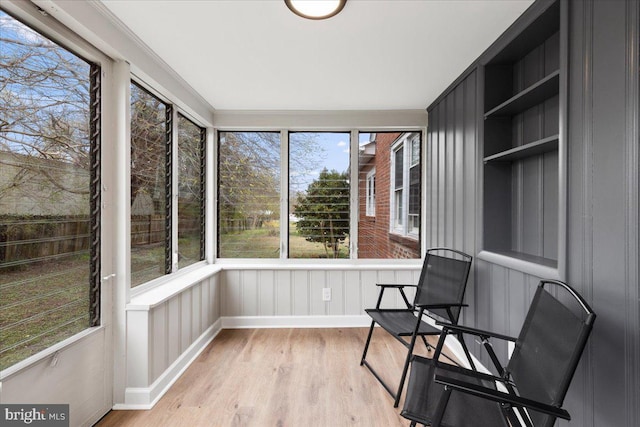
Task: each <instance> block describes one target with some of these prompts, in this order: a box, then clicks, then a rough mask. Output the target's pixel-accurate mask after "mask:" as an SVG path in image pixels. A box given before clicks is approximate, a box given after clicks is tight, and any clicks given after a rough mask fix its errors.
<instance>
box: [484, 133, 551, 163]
mask: <svg viewBox="0 0 640 427" xmlns="http://www.w3.org/2000/svg"><path fill="white" fill-rule="evenodd" d="M558 141H559V135H553V136H550V137H548V138H543V139H540V140H538V141H534V142H530V143H529V144H525V145H521V146H519V147H516V148H511V149H509V150H505V151H501V152H499V153H497V154H493V155H491V156H487V157H485V158H484V159H483V160H484V162H485V163H487V162H492V161H493V162H512V161H514V160H519V159H522V158H525V157H530V156H535V155H538V154H542V153H546V152H549V151H555V150H557V149H558Z"/></svg>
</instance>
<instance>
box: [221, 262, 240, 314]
mask: <svg viewBox="0 0 640 427" xmlns="http://www.w3.org/2000/svg"><path fill="white" fill-rule="evenodd" d="M241 273H242V272H241V271H225V272H224V274H223V276H222V277H223V283H224V286H223V287H222V293H223V295H222V298H223V300H224V302H225V303H224V304H223V305H222V315H223V316H230V315H231V314H229V313H234V314H233V315H236V316H237V315H238V313H241V312H242V280H241V278H242V276H241Z"/></svg>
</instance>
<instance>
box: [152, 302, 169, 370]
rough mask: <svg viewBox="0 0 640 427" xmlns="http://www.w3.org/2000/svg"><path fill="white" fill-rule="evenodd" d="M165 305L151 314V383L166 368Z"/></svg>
mask: <svg viewBox="0 0 640 427" xmlns="http://www.w3.org/2000/svg"><path fill="white" fill-rule="evenodd" d="M167 332H168V331H167V305H166V304H161V305H159V306H157V307H155V308H154V309H153V311H152V312H151V329H150V336H151V353H150V354H149V356H150V358H151V378H150V383H153V382H154V381H155V380H156V379H158V377H159V376H160V375H161V374H162V373H163V372H164V370H165V369H166V368H167V366H168V363H167V353H168V349H167Z"/></svg>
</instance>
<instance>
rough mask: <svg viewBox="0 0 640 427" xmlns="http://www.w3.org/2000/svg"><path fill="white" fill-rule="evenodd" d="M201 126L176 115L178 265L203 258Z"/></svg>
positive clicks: (186, 264) (185, 264)
mask: <svg viewBox="0 0 640 427" xmlns="http://www.w3.org/2000/svg"><path fill="white" fill-rule="evenodd" d="M203 142H204V129H202V128H200V127H198V126H196V125H195V124H194V123H192V122H191V121H189V120H188V119H186V118H184V117H183V116H180V115H179V116H178V268H184V267H186V266H188V265H191V264H193V263H195V262H198V261H200V260H202V259H204V253H202V252H203V249H204V248H202V247H201V243H204V242H203V241H202V239H203V238H204V235H203V231H204V230H203V227H202V226H203V224H204V206H203V204H202V202H203V191H202V189H203V185H204V168H203V167H202V162H203V156H204V152H203V150H202V149H203Z"/></svg>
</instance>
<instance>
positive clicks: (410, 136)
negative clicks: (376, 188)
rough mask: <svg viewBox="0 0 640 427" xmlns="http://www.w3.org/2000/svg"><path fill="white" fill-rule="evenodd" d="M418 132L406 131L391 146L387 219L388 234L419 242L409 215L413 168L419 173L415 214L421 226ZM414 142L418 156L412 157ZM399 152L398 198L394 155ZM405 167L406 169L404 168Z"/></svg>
mask: <svg viewBox="0 0 640 427" xmlns="http://www.w3.org/2000/svg"><path fill="white" fill-rule="evenodd" d="M421 135H422V134H421V133H420V132H410V131H408V132H407V133H406V134H405V135H404V136H403V137H402V138H400V139H398V141H396V142H395V143H394V144H393V145H392V146H391V156H390V161H391V176H392V180H393V188H391V189H390V194H389V196H390V199H391V200H390V209H389V212H390V218H389V233H391V234H395V235H399V236H402V237H405V238H409V239H413V240H419V239H420V232H414V231H413V225H412V221H411V220H412V217H413V216H415V214H412V213H410V196H411V169H412V168H414V167H418V169H419V171H420V181H419V184H418V185H419V191H420V195H421V198H420V205H419V208H420V209H419V213H418V214H417V216H418V218H419V219H420V223H421V224H422V211H423V209H422V206H423V204H424V197H423V196H424V185H423V181H424V180H423V179H422V175H423V171H424V169H423V167H422V162H421V160H422V157H423V156H422V149H421V146H422V138H421ZM414 142H417V145H418V155H417V156H414V154H415V153H414V150H413V148H414V145H413V144H414ZM400 150H403V152H402V166H403V170H402V186H401V187H400V191H402V194H401V196H400V198H398V196H397V192H398V191H397V190H398V187H396V186H395V185H396V184H395V176H396V175H395V174H396V155H395V154H396V153H397V152H398V151H400ZM414 158H417V161H415V162H414ZM405 166H406V167H405ZM398 206H400V210H401V215H402V218H401V221H398V218H397V216H398Z"/></svg>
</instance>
